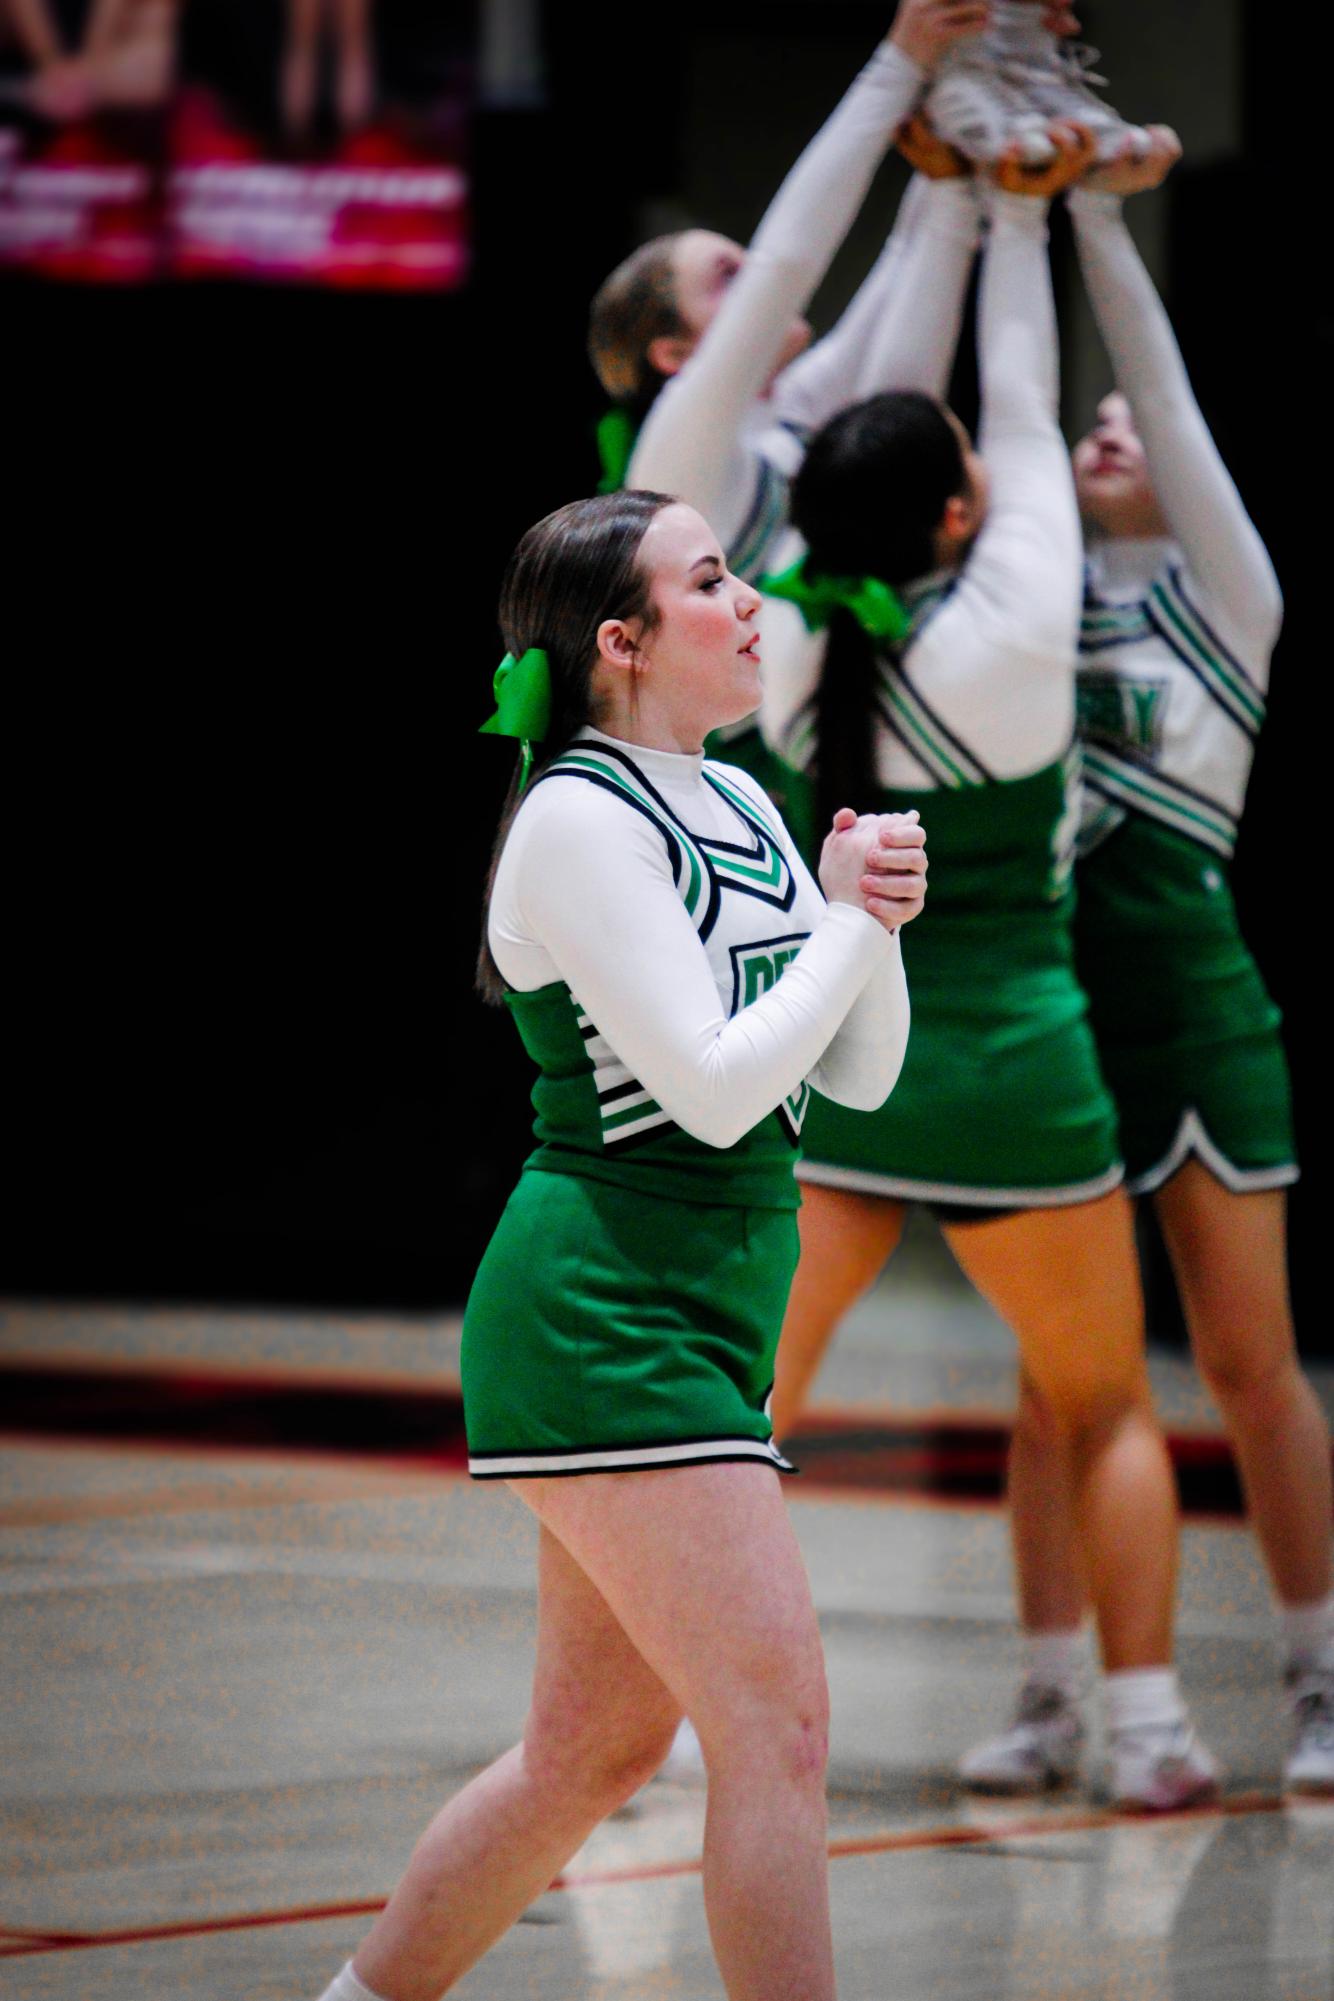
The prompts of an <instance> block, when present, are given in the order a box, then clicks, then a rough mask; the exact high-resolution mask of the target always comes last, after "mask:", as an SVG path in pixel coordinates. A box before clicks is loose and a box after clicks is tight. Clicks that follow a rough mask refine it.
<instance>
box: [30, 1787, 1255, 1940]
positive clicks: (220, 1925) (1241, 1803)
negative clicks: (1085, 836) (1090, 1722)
mask: <svg viewBox="0 0 1334 2001" xmlns="http://www.w3.org/2000/svg"><path fill="white" fill-rule="evenodd" d="M1286 1805H1287V1802H1286V1800H1284V1799H1283V1798H1282V1797H1281V1796H1280V1795H1278V1794H1273V1793H1236V1794H1233V1795H1232V1797H1231V1798H1229V1799H1224V1800H1215V1801H1213V1802H1212V1803H1210V1804H1209V1805H1206V1806H1194V1807H1183V1808H1182V1809H1181V1811H1180V1812H1179V1813H1158V1814H1145V1815H1142V1816H1136V1815H1133V1814H1127V1813H1125V1812H1124V1811H1118V1809H1117V1808H1115V1807H1088V1808H1083V1809H1079V1808H1076V1809H1074V1810H1072V1811H1071V1812H1069V1813H1063V1812H1060V1811H1057V1812H1054V1813H1048V1814H1042V1815H1038V1814H1033V1815H1030V1816H1029V1817H1028V1818H1027V1819H1024V1820H1009V1821H1005V1820H1002V1821H997V1822H996V1823H995V1824H994V1825H993V1826H990V1827H975V1826H972V1825H971V1824H969V1823H968V1822H966V1821H952V1822H950V1823H948V1824H947V1825H946V1826H944V1827H916V1828H900V1829H898V1830H897V1832H895V1833H892V1834H871V1835H862V1836H847V1837H845V1838H844V1839H842V1840H840V1841H831V1842H830V1844H829V1858H830V1860H831V1861H832V1862H839V1861H843V1860H845V1859H846V1858H848V1857H850V1856H860V1855H902V1854H907V1853H911V1852H913V1851H919V1852H920V1851H922V1850H931V1849H947V1848H989V1847H992V1846H993V1845H994V1844H995V1843H997V1842H1001V1841H1033V1840H1037V1839H1040V1838H1041V1837H1042V1836H1044V1835H1050V1834H1086V1833H1090V1832H1098V1831H1099V1830H1103V1829H1106V1828H1111V1827H1125V1826H1132V1827H1144V1828H1149V1827H1164V1826H1172V1825H1174V1824H1176V1823H1177V1822H1180V1821H1191V1820H1223V1819H1237V1818H1240V1817H1243V1816H1245V1815H1248V1814H1259V1813H1282V1812H1283V1811H1284V1809H1285V1807H1286ZM703 1867H704V1860H703V1857H702V1856H698V1855H693V1856H687V1857H685V1858H684V1859H683V1860H681V1861H679V1862H656V1863H646V1864H643V1865H641V1866H637V1867H629V1868H625V1869H589V1870H583V1871H580V1872H579V1873H578V1874H577V1875H573V1876H558V1877H557V1878H556V1880H555V1882H554V1883H553V1884H552V1885H551V1888H552V1889H553V1890H586V1889H602V1888H606V1887H611V1886H614V1885H616V1884H621V1883H656V1882H662V1881H664V1880H665V1879H667V1878H668V1877H672V1876H698V1875H699V1874H700V1873H701V1871H702V1869H703ZM387 1901H388V1900H387V1899H386V1898H384V1897H374V1898H367V1899H365V1900H364V1901H360V1902H356V1903H346V1904H310V1905H296V1906H294V1907H293V1908H291V1909H290V1910H285V1911H251V1912H242V1913H238V1914H236V1915H235V1916H232V1917H226V1918H200V1919H195V1920H193V1921H190V1920H185V1921H183V1922H180V1923H177V1924H169V1925H141V1926H138V1927H136V1928H134V1929H132V1930H125V1931H114V1932H64V1933H59V1932H43V1933H33V1934H31V1935H29V1940H27V1941H25V1942H24V1943H22V1944H19V1945H8V1944H6V1943H4V1942H3V1939H0V1959H23V1958H29V1957H31V1956H33V1955H35V1954H38V1953H49V1952H81V1951H86V1950H88V1949H90V1948H93V1947H98V1946H110V1945H148V1944H152V1943H154V1942H156V1941H157V1940H160V1939H172V1938H204V1937H207V1936H209V1935H211V1934H212V1933H214V1932H231V1931H249V1930H257V1929H259V1928H260V1927H262V1926H264V1925H291V1924H297V1925H299V1924H315V1923H320V1922H323V1921H326V1920H328V1919H331V1918H355V1917H369V1916H371V1915H372V1914H374V1913H375V1912H378V1911H382V1910H383V1909H384V1907H385V1904H386V1902H387ZM0 1932H3V1934H4V1937H6V1938H8V1937H19V1938H22V1937H24V1935H23V1934H21V1933H16V1932H13V1931H6V1930H5V1928H3V1927H0Z"/></svg>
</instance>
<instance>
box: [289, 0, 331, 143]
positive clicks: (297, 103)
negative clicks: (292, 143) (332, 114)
mask: <svg viewBox="0 0 1334 2001" xmlns="http://www.w3.org/2000/svg"><path fill="white" fill-rule="evenodd" d="M323 14H324V0H287V43H286V46H285V48H284V49H283V58H282V74H281V78H280V86H279V94H280V96H281V98H282V109H283V124H284V125H285V127H286V128H287V132H288V134H289V136H290V137H291V138H293V139H304V138H305V136H306V133H307V132H308V131H309V129H310V122H311V120H312V118H313V117H314V116H315V98H316V94H317V92H318V90H319V75H320V28H321V24H322V20H323Z"/></svg>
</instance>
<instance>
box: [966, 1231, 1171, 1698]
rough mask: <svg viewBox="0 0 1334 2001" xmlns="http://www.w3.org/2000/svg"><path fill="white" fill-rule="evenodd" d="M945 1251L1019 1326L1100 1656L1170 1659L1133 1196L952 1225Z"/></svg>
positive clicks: (1161, 1494) (1166, 1530) (1155, 1432)
mask: <svg viewBox="0 0 1334 2001" xmlns="http://www.w3.org/2000/svg"><path fill="white" fill-rule="evenodd" d="M946 1235H947V1237H948V1239H949V1243H950V1247H951V1249H952V1250H953V1252H954V1254H955V1256H956V1257H957V1259H958V1260H959V1263H960V1264H961V1265H962V1267H963V1269H964V1271H965V1272H966V1273H967V1275H968V1277H969V1278H970V1279H971V1280H972V1282H973V1284H974V1285H975V1286H976V1287H977V1289H978V1291H979V1292H980V1293H981V1294H982V1296H983V1297H984V1298H985V1299H988V1300H990V1302H991V1304H992V1305H993V1306H994V1307H995V1308H996V1311H997V1312H998V1313H999V1314H1000V1315H1001V1317H1002V1319H1003V1320H1005V1321H1006V1322H1007V1323H1008V1325H1009V1326H1010V1327H1011V1328H1013V1330H1014V1332H1015V1335H1016V1336H1017V1338H1018V1341H1019V1347H1020V1353H1021V1356H1022V1358H1023V1364H1024V1369H1025V1372H1026V1374H1027V1375H1028V1376H1029V1377H1030V1379H1031V1381H1032V1383H1033V1385H1034V1387H1035V1388H1036V1389H1037V1391H1038V1393H1039V1395H1040V1396H1041V1397H1042V1398H1043V1400H1044V1402H1045V1403H1046V1405H1047V1408H1048V1409H1049V1411H1050V1412H1051V1415H1052V1418H1053V1421H1054V1424H1055V1426H1056V1428H1057V1430H1058V1432H1059V1435H1060V1436H1061V1438H1062V1439H1064V1440H1065V1442H1066V1449H1067V1451H1068V1454H1069V1465H1070V1480H1071V1487H1072V1492H1073V1496H1074V1503H1075V1517H1076V1521H1077V1524H1078V1531H1079V1544H1080V1547H1081V1548H1082V1550H1083V1551H1084V1556H1085V1561H1086V1564H1087V1569H1088V1576H1089V1585H1090V1590H1091V1593H1092V1597H1093V1604H1094V1610H1095V1613H1096V1615H1097V1620H1098V1631H1099V1636H1100V1638H1101V1641H1102V1654H1103V1663H1104V1666H1105V1667H1107V1668H1108V1669H1109V1670H1111V1669H1123V1668H1140V1667H1154V1666H1159V1665H1162V1664H1164V1663H1166V1662H1169V1661H1170V1660H1171V1658H1172V1601H1173V1593H1174V1589H1175V1582H1176V1555H1177V1503H1176V1489H1175V1485H1174V1483H1173V1479H1172V1469H1171V1465H1170V1462H1169V1460H1168V1456H1167V1448H1166V1446H1165V1444H1164V1442H1163V1438H1162V1434H1161V1432H1160V1431H1159V1429H1158V1425H1157V1421H1156V1419H1155V1417H1154V1415H1153V1407H1152V1402H1151V1400H1150V1395H1149V1384H1148V1376H1147V1373H1146V1371H1145V1366H1144V1316H1143V1307H1142V1303H1141V1300H1140V1293H1139V1279H1138V1271H1137V1268H1136V1264H1135V1246H1134V1236H1133V1231H1132V1226H1131V1211H1130V1204H1129V1202H1128V1200H1127V1199H1126V1197H1125V1196H1124V1195H1123V1194H1121V1193H1120V1192H1118V1193H1116V1194H1113V1195H1107V1196H1104V1197H1103V1198H1102V1199H1101V1200H1100V1201H1097V1202H1084V1203H1079V1204H1076V1205H1073V1206H1071V1207H1069V1208H1063V1209H1034V1210H1027V1211H1024V1212H1022V1213H1020V1214H1018V1215H1011V1216H1006V1217H1001V1218H999V1219H997V1220H996V1221H994V1222H987V1223H972V1224H968V1225H965V1226H954V1227H951V1228H949V1229H948V1230H947V1231H946Z"/></svg>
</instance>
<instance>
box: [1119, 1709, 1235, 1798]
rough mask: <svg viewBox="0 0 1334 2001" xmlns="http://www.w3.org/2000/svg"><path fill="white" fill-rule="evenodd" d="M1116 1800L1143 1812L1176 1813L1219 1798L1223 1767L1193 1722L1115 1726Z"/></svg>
mask: <svg viewBox="0 0 1334 2001" xmlns="http://www.w3.org/2000/svg"><path fill="white" fill-rule="evenodd" d="M1111 1753H1112V1803H1113V1805H1114V1806H1119V1807H1127V1808H1130V1809H1132V1810H1134V1811H1137V1812H1140V1813H1176V1812H1179V1811H1180V1810H1181V1809H1182V1808H1183V1807H1189V1806H1203V1805H1205V1804H1206V1803H1207V1802H1208V1801H1209V1800H1213V1799H1217V1797H1218V1789H1219V1787H1220V1785H1221V1784H1222V1780H1223V1767H1222V1766H1221V1765H1220V1764H1219V1762H1218V1760H1217V1758H1215V1757H1214V1755H1213V1753H1212V1751H1210V1750H1209V1749H1208V1747H1207V1746H1206V1745H1205V1744H1204V1743H1202V1742H1201V1740H1200V1738H1199V1737H1198V1736H1197V1735H1196V1732H1195V1730H1194V1729H1193V1727H1192V1726H1191V1724H1190V1723H1188V1722H1187V1721H1185V1720H1184V1719H1183V1720H1182V1721H1181V1722H1179V1723H1149V1724H1141V1725H1140V1726H1138V1727H1137V1728H1135V1729H1132V1730H1114V1731H1113V1732H1112V1741H1111Z"/></svg>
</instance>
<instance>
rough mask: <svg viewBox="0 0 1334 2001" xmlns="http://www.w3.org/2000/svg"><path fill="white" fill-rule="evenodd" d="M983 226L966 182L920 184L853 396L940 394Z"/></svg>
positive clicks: (955, 343) (970, 185)
mask: <svg viewBox="0 0 1334 2001" xmlns="http://www.w3.org/2000/svg"><path fill="white" fill-rule="evenodd" d="M914 185H917V183H916V182H915V183H914ZM981 228H982V214H981V209H980V207H979V204H978V199H977V194H976V191H975V189H974V186H973V182H972V180H971V178H969V177H966V176H962V177H960V178H959V179H957V180H942V181H922V182H921V199H920V203H919V207H918V211H917V214H916V216H915V218H914V221H913V227H912V232H911V234H910V235H909V236H908V237H907V238H906V239H905V242H904V245H903V252H902V255H901V257H900V258H899V261H898V265H897V268H896V270H895V273H894V288H893V291H892V293H891V294H890V296H889V297H888V298H887V299H886V301H885V308H884V311H883V312H882V314H881V315H880V321H879V324H878V325H877V327H876V328H875V331H874V332H873V334H872V336H871V338H870V340H869V341H868V343H867V346H866V350H865V353H864V355H863V357H862V366H861V371H860V374H859V376H858V380H857V389H856V394H857V396H858V397H863V396H875V395H878V394H879V393H880V392H881V391H882V390H887V389H920V390H921V391H922V392H923V394H924V395H927V396H935V397H937V398H940V397H943V396H944V394H945V391H946V389H947V388H948V387H949V379H950V374H951V372H952V370H953V368H954V355H955V350H956V349H957V347H958V345H959V329H960V326H961V325H962V323H963V307H964V300H965V298H966V297H967V293H968V279H969V277H970V275H971V273H972V268H973V259H974V257H975V256H976V254H977V246H978V241H979V238H980V236H981Z"/></svg>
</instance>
